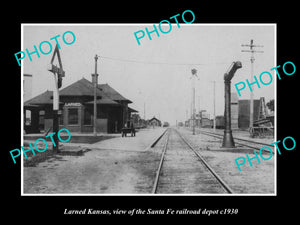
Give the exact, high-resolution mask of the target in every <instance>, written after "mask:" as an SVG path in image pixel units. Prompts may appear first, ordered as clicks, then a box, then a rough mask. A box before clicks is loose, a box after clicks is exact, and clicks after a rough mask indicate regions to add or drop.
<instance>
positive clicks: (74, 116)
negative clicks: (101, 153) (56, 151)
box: [24, 78, 137, 133]
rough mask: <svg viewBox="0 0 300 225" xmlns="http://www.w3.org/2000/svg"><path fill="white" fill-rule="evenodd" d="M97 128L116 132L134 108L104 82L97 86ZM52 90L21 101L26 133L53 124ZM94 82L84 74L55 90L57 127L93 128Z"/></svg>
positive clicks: (99, 130) (71, 129) (128, 118)
mask: <svg viewBox="0 0 300 225" xmlns="http://www.w3.org/2000/svg"><path fill="white" fill-rule="evenodd" d="M96 91H97V120H96V121H97V132H104V133H118V132H120V131H121V128H122V127H124V126H125V123H127V122H128V121H130V118H131V113H132V112H137V111H136V110H133V109H131V108H130V107H128V104H130V103H132V101H130V100H129V99H127V98H125V97H123V96H122V95H121V94H120V93H118V92H117V91H116V90H115V89H113V88H112V87H111V86H109V85H108V84H98V87H97V90H96ZM52 98H53V92H52V91H48V90H47V91H45V92H44V93H42V94H40V95H38V96H36V97H34V98H31V99H29V100H27V101H25V102H24V118H25V115H26V113H27V114H28V111H30V114H31V118H30V120H29V121H30V122H28V119H27V120H25V119H24V121H26V123H25V124H24V129H25V132H26V133H39V132H43V131H44V132H46V131H48V130H51V129H52V125H53V99H52ZM93 109H94V86H93V83H92V82H90V81H88V80H87V79H85V78H82V79H81V80H78V81H77V82H75V83H73V84H71V85H69V86H67V87H65V88H63V89H62V90H60V91H59V112H58V114H59V129H61V128H63V127H64V128H67V129H68V130H70V131H71V132H93V112H94V111H93Z"/></svg>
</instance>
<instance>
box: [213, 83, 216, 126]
mask: <svg viewBox="0 0 300 225" xmlns="http://www.w3.org/2000/svg"><path fill="white" fill-rule="evenodd" d="M213 84H214V132H216V81H213Z"/></svg>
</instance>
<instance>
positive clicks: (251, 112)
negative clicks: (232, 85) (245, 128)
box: [249, 52, 254, 128]
mask: <svg viewBox="0 0 300 225" xmlns="http://www.w3.org/2000/svg"><path fill="white" fill-rule="evenodd" d="M250 61H251V84H252V83H253V63H254V55H253V52H252V53H251V58H250ZM253 105H254V104H253V91H250V123H249V127H250V128H252V127H253V111H254V109H253V108H254V106H253Z"/></svg>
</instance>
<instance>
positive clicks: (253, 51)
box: [242, 39, 264, 128]
mask: <svg viewBox="0 0 300 225" xmlns="http://www.w3.org/2000/svg"><path fill="white" fill-rule="evenodd" d="M242 47H250V50H242V52H250V53H251V58H250V62H251V79H250V81H251V84H252V83H253V73H254V69H253V64H254V60H255V59H254V53H263V51H256V50H254V49H253V47H264V46H263V45H254V44H253V39H251V41H250V44H249V45H248V44H242ZM253 108H254V107H253V91H251V92H250V124H249V128H252V127H253Z"/></svg>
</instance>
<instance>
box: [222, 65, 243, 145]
mask: <svg viewBox="0 0 300 225" xmlns="http://www.w3.org/2000/svg"><path fill="white" fill-rule="evenodd" d="M239 68H242V63H241V62H239V61H237V62H233V63H232V64H231V66H230V67H229V69H228V70H227V72H226V73H225V74H224V84H225V112H224V118H225V130H224V137H223V144H222V147H224V148H234V147H235V145H234V140H233V136H232V130H231V87H230V86H231V79H232V78H233V76H234V74H235V72H236V71H237V69H239Z"/></svg>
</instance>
